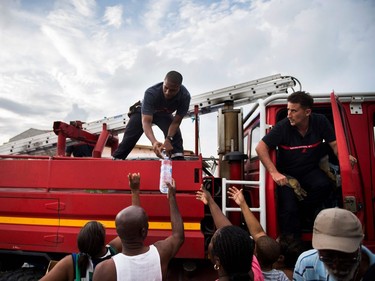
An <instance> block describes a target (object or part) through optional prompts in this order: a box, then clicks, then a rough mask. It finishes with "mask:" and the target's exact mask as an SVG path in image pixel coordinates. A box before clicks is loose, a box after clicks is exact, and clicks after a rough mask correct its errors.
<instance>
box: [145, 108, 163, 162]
mask: <svg viewBox="0 0 375 281" xmlns="http://www.w3.org/2000/svg"><path fill="white" fill-rule="evenodd" d="M152 120H153V116H152V115H145V114H142V127H143V131H144V132H145V135H146V137H147V138H148V139H149V140H150V142H151V143H152V148H153V150H154V152H155V154H156V156H158V157H159V158H162V155H161V151H162V147H163V144H162V143H161V142H159V141H158V140H157V139H156V138H155V135H154V131H153V130H152Z"/></svg>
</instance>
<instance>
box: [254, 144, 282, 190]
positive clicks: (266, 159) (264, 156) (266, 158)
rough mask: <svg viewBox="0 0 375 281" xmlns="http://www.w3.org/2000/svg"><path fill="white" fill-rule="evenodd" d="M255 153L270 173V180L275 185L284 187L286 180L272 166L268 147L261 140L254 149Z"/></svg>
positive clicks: (273, 165)
mask: <svg viewBox="0 0 375 281" xmlns="http://www.w3.org/2000/svg"><path fill="white" fill-rule="evenodd" d="M255 151H256V152H257V154H258V156H259V160H260V161H261V162H262V164H263V165H264V167H266V169H267V171H268V172H269V173H270V175H271V177H272V179H273V180H274V181H275V182H276V184H278V185H286V184H287V183H288V179H287V178H286V177H285V175H283V174H280V173H279V171H278V170H277V169H276V166H275V164H273V162H272V160H271V157H270V152H269V147H268V145H267V144H266V143H265V142H264V141H262V140H261V141H259V143H258V145H257V147H256V148H255Z"/></svg>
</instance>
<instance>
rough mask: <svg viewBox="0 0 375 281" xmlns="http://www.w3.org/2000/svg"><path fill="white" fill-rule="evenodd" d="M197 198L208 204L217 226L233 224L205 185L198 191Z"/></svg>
mask: <svg viewBox="0 0 375 281" xmlns="http://www.w3.org/2000/svg"><path fill="white" fill-rule="evenodd" d="M196 198H197V199H198V200H201V201H202V202H203V203H204V204H205V205H208V207H209V208H210V212H211V215H212V218H213V219H214V223H215V226H216V228H220V227H223V226H227V225H231V224H232V223H231V222H230V221H229V219H228V218H227V217H226V216H225V215H224V214H223V212H222V211H221V209H220V207H219V206H218V205H217V204H216V202H215V200H214V199H213V198H212V196H211V194H210V193H209V192H208V191H207V190H206V189H205V188H204V187H203V185H202V186H201V189H200V190H198V191H197V193H196Z"/></svg>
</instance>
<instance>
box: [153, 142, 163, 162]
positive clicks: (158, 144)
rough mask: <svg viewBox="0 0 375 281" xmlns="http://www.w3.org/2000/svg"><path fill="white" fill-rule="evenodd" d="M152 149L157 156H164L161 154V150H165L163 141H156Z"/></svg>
mask: <svg viewBox="0 0 375 281" xmlns="http://www.w3.org/2000/svg"><path fill="white" fill-rule="evenodd" d="M152 149H153V150H154V152H155V154H156V156H157V157H159V158H163V156H162V154H161V152H162V151H163V144H162V143H161V142H158V141H156V142H154V143H153V144H152Z"/></svg>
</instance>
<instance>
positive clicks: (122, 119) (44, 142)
mask: <svg viewBox="0 0 375 281" xmlns="http://www.w3.org/2000/svg"><path fill="white" fill-rule="evenodd" d="M128 120H129V118H128V115H127V114H121V115H116V116H113V117H109V118H107V117H106V118H103V119H101V120H98V121H93V122H88V123H83V124H82V129H83V130H85V131H87V132H89V133H91V134H100V132H101V131H102V128H103V125H104V124H106V126H107V130H108V131H109V132H111V133H112V134H113V135H117V134H120V133H122V132H124V130H125V126H126V124H127V122H128ZM57 140H58V136H57V135H56V133H55V132H53V131H51V132H48V133H44V134H40V135H36V136H33V137H29V138H25V139H21V140H17V141H12V142H8V143H5V144H3V145H2V146H0V155H12V154H20V153H28V152H31V151H36V150H41V149H46V148H49V147H53V146H56V144H57ZM70 142H71V141H70Z"/></svg>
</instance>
